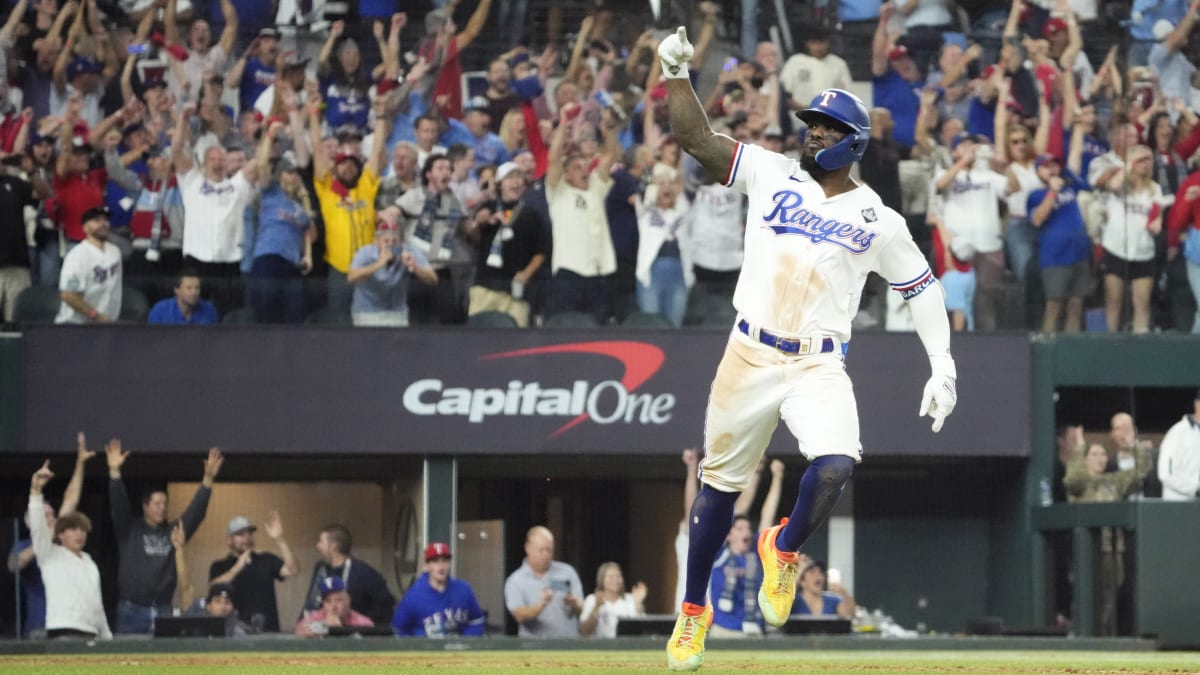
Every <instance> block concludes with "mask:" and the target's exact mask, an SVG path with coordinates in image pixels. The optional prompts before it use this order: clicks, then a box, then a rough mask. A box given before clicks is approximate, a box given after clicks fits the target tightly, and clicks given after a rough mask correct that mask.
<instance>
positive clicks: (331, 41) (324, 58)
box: [317, 21, 346, 73]
mask: <svg viewBox="0 0 1200 675" xmlns="http://www.w3.org/2000/svg"><path fill="white" fill-rule="evenodd" d="M344 30H346V22H345V21H334V22H333V25H332V26H330V27H329V37H328V38H325V44H323V45H321V51H320V52H319V53H318V54H317V69H318V70H319V71H320V72H322V73H324V72H326V71H327V70H328V69H329V59H330V57H332V56H333V46H334V45H335V44H337V41H338V38H340V37H341V36H342V31H344Z"/></svg>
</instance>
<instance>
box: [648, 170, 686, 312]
mask: <svg viewBox="0 0 1200 675" xmlns="http://www.w3.org/2000/svg"><path fill="white" fill-rule="evenodd" d="M653 184H654V187H656V188H657V190H656V191H655V194H654V197H653V201H649V202H647V203H643V201H642V200H640V199H639V200H638V201H637V202H635V204H634V206H635V208H636V209H637V217H638V253H637V267H636V270H635V273H636V275H637V298H638V307H639V308H640V309H641V310H642V312H644V313H646V314H662V315H663V316H665V317H667V318H668V319H670V320H671V323H673V324H675V327H676V328H678V327H679V326H682V325H683V315H684V313H685V312H686V311H687V302H688V291H689V289H691V287H692V284H693V283H695V281H696V275H695V273H694V272H693V271H692V240H691V213H690V208H691V204H690V203H688V199H687V197H686V196H684V195H682V194H680V189H679V173H678V172H677V171H676V170H675V169H672V168H671V167H669V166H667V165H666V164H656V165H655V166H654V174H653ZM650 192H651V191H650V190H647V191H646V198H647V199H650Z"/></svg>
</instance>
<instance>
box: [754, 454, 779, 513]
mask: <svg viewBox="0 0 1200 675" xmlns="http://www.w3.org/2000/svg"><path fill="white" fill-rule="evenodd" d="M783 470H784V466H783V462H781V461H779V460H778V459H773V460H771V484H770V485H769V486H768V487H767V496H766V497H764V498H763V505H762V510H761V511H760V512H759V518H758V527H759V528H760V529H762V528H766V527H770V526H772V525H774V524H775V516H776V515H777V514H778V513H779V496H780V495H781V494H783Z"/></svg>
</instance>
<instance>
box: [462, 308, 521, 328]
mask: <svg viewBox="0 0 1200 675" xmlns="http://www.w3.org/2000/svg"><path fill="white" fill-rule="evenodd" d="M467 325H468V326H479V327H481V328H519V326H518V325H517V320H516V319H514V318H513V317H512V315H511V314H508V313H506V312H497V311H493V310H488V311H486V312H476V313H474V314H472V315H471V316H469V317H467Z"/></svg>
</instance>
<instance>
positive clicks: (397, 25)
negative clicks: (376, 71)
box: [383, 12, 408, 80]
mask: <svg viewBox="0 0 1200 675" xmlns="http://www.w3.org/2000/svg"><path fill="white" fill-rule="evenodd" d="M407 23H408V15H407V14H405V13H404V12H398V13H396V14H393V15H392V24H391V29H390V30H389V31H388V38H387V44H385V45H384V46H383V47H384V49H383V76H384V77H385V78H386V79H388V80H395V79H396V78H397V77H400V31H401V30H402V29H403V28H404V26H405V25H406V24H407Z"/></svg>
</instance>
